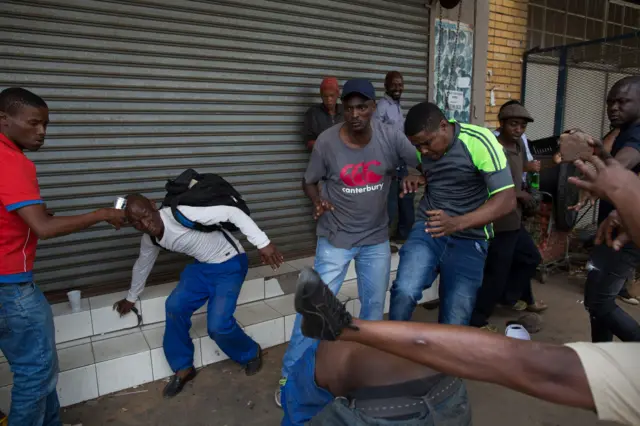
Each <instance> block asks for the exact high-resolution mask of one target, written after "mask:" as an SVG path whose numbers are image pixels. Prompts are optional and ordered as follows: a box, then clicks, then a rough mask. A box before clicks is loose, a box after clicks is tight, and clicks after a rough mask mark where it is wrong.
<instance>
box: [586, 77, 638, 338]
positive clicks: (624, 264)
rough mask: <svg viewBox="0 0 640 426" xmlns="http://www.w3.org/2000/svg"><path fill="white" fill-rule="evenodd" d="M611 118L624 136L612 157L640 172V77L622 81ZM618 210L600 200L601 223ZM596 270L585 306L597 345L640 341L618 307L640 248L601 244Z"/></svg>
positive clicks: (611, 101) (611, 99) (610, 106)
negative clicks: (617, 302)
mask: <svg viewBox="0 0 640 426" xmlns="http://www.w3.org/2000/svg"><path fill="white" fill-rule="evenodd" d="M607 115H608V117H609V121H610V122H611V125H612V126H613V127H618V128H620V134H619V135H618V137H617V138H616V139H615V141H614V142H613V146H612V148H611V155H612V156H613V157H614V158H615V159H616V160H618V162H620V163H621V164H622V165H623V166H625V167H626V168H627V169H630V170H632V171H633V172H634V173H636V174H638V172H640V77H637V76H634V77H626V78H623V79H622V80H620V81H618V82H617V83H616V84H615V85H614V86H613V88H612V89H611V91H610V92H609V96H608V97H607ZM613 210H614V207H613V205H612V204H611V203H609V202H608V201H606V200H600V207H599V211H598V220H599V221H603V220H604V219H606V218H607V217H608V216H609V214H610V213H611V212H612V211H613ZM591 264H592V265H593V269H592V270H591V271H589V274H588V275H587V282H586V284H585V296H584V305H585V307H586V308H587V311H588V312H589V315H590V319H591V339H592V341H593V342H610V341H612V340H613V336H614V335H615V336H617V337H618V338H619V339H620V340H622V341H640V325H639V324H638V323H637V322H636V321H635V320H634V319H633V318H632V317H631V316H629V315H628V314H627V313H626V312H625V311H623V310H622V309H621V308H620V307H619V306H618V305H616V296H617V295H618V293H619V292H620V290H621V289H622V287H623V286H624V283H625V281H626V280H627V278H629V277H633V274H634V273H635V268H636V267H637V266H639V265H640V249H639V248H638V247H637V246H636V245H634V244H632V243H629V244H627V245H625V246H624V247H623V248H622V250H620V251H619V252H617V251H615V250H613V249H612V248H610V247H608V246H607V245H606V244H601V245H597V246H596V247H595V248H594V250H593V252H592V254H591Z"/></svg>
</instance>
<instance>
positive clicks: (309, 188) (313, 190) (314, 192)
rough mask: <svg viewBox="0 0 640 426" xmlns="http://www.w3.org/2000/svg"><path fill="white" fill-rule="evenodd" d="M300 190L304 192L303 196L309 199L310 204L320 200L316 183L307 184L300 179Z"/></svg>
mask: <svg viewBox="0 0 640 426" xmlns="http://www.w3.org/2000/svg"><path fill="white" fill-rule="evenodd" d="M302 190H303V191H304V194H305V195H306V196H307V197H309V199H310V200H311V202H313V203H315V202H316V201H317V200H319V199H320V191H319V190H318V184H317V183H307V182H306V181H305V180H304V179H302Z"/></svg>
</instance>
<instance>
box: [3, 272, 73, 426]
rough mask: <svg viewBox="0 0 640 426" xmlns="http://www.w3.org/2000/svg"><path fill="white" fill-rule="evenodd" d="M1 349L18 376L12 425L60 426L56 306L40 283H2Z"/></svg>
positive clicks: (14, 374) (13, 401)
mask: <svg viewBox="0 0 640 426" xmlns="http://www.w3.org/2000/svg"><path fill="white" fill-rule="evenodd" d="M0 349H1V350H2V353H4V356H5V357H6V358H7V361H8V362H9V365H10V366H11V371H12V372H13V389H12V390H11V412H10V413H9V425H10V426H59V425H60V424H61V422H60V413H59V411H60V403H59V402H58V393H57V392H56V384H57V383H58V354H57V352H56V343H55V332H54V326H53V314H52V312H51V306H49V302H47V299H45V297H44V295H43V294H42V292H41V291H40V289H39V288H38V287H37V286H36V285H35V284H34V283H21V284H5V283H0Z"/></svg>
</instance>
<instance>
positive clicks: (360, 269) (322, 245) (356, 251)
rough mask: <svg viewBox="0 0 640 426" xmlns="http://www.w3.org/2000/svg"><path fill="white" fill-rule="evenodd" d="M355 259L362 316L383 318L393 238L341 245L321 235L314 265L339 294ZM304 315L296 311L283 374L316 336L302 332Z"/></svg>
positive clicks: (283, 375) (368, 318)
mask: <svg viewBox="0 0 640 426" xmlns="http://www.w3.org/2000/svg"><path fill="white" fill-rule="evenodd" d="M352 260H355V262H356V274H357V277H358V296H359V298H360V302H361V304H362V307H361V309H360V318H362V319H366V320H381V319H382V316H383V315H384V299H385V297H386V293H387V288H388V287H389V275H390V274H391V249H390V247H389V242H388V241H385V242H384V243H380V244H374V245H370V246H361V247H353V248H351V249H341V248H337V247H334V246H333V245H331V243H330V242H329V240H327V239H326V238H324V237H319V238H318V245H317V247H316V260H315V265H314V269H315V270H316V271H317V272H318V274H320V278H322V281H324V282H325V284H327V285H328V286H329V288H330V289H331V291H332V292H333V293H335V294H338V292H339V291H340V287H342V282H343V281H344V277H345V276H346V275H347V269H348V268H349V264H350V263H351V261H352ZM300 320H301V317H300V315H299V314H298V315H296V321H295V324H294V325H293V332H292V334H291V341H290V342H289V347H288V348H287V352H286V353H285V354H284V358H283V360H282V377H287V376H288V375H289V371H290V369H291V367H292V366H293V364H295V362H296V361H297V360H298V359H300V357H301V356H302V354H303V353H304V351H306V350H307V349H308V348H309V346H310V345H311V344H312V342H313V340H312V339H308V338H306V337H304V336H303V335H302V332H301V331H300Z"/></svg>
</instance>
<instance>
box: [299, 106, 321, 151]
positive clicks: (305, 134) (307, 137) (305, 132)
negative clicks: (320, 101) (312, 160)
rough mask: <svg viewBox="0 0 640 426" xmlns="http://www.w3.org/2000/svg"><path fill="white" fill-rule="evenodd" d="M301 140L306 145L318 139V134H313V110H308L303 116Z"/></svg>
mask: <svg viewBox="0 0 640 426" xmlns="http://www.w3.org/2000/svg"><path fill="white" fill-rule="evenodd" d="M302 138H303V139H304V143H305V144H306V143H307V142H309V141H314V140H316V139H318V134H317V133H316V132H315V123H314V119H313V108H309V109H308V110H307V112H306V114H305V115H304V125H303V128H302Z"/></svg>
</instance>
